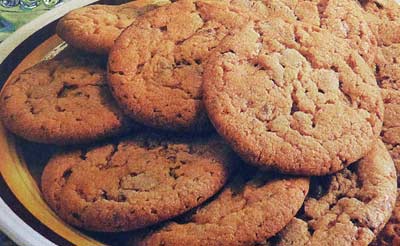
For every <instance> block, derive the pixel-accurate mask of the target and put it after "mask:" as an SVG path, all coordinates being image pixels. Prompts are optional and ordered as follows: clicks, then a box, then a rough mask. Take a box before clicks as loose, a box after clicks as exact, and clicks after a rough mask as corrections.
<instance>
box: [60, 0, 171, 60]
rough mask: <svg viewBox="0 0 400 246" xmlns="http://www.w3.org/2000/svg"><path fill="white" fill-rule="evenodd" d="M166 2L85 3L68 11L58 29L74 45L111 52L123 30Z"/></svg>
mask: <svg viewBox="0 0 400 246" xmlns="http://www.w3.org/2000/svg"><path fill="white" fill-rule="evenodd" d="M167 3H169V1H168V0H137V1H132V2H129V3H126V4H122V5H117V6H112V5H102V4H96V5H90V6H86V7H83V8H79V9H76V10H73V11H71V12H70V13H68V14H67V15H65V16H64V17H63V18H62V19H61V20H60V21H59V22H58V24H57V29H56V31H57V34H58V35H59V36H60V37H61V38H62V39H63V40H65V41H66V42H67V43H68V44H70V45H71V46H73V47H76V48H79V49H82V50H85V51H88V52H93V53H97V54H108V52H109V51H110V49H111V47H112V46H113V45H114V41H115V40H116V39H117V38H118V36H119V35H120V34H121V32H122V31H123V30H124V29H125V28H127V27H128V26H130V25H131V24H132V22H133V21H134V20H135V19H136V18H137V17H138V16H140V15H142V14H144V13H146V12H148V11H150V10H153V9H155V8H156V7H157V6H161V5H164V4H167Z"/></svg>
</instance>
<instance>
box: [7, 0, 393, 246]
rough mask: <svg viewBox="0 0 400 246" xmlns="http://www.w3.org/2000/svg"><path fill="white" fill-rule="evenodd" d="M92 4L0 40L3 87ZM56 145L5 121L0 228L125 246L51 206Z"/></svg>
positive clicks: (50, 240) (50, 49) (44, 244)
mask: <svg viewBox="0 0 400 246" xmlns="http://www.w3.org/2000/svg"><path fill="white" fill-rule="evenodd" d="M396 1H397V2H399V3H400V0H396ZM93 2H96V0H80V1H68V2H66V3H65V4H64V5H62V6H60V7H58V8H56V9H53V10H51V11H49V12H47V13H45V14H44V15H42V16H40V17H39V18H37V19H35V20H34V21H32V22H30V23H29V24H28V25H25V26H23V27H22V28H20V29H19V30H18V31H16V32H15V33H14V34H13V35H11V36H10V37H9V38H8V39H6V40H5V41H4V42H3V43H1V44H0V71H1V72H0V88H3V87H4V85H5V84H6V83H7V82H8V81H11V80H12V79H13V78H14V77H15V76H16V75H18V74H19V73H20V72H21V71H23V70H25V69H27V68H29V67H31V66H33V65H34V64H36V63H38V62H40V61H42V60H43V59H48V58H50V57H51V56H53V55H54V54H56V53H57V52H58V51H59V50H62V49H63V47H65V43H63V41H62V40H61V39H60V38H59V37H58V36H57V35H55V34H54V33H55V25H56V21H57V20H58V19H59V18H60V17H62V16H64V15H65V14H66V13H67V12H69V11H71V10H72V9H75V8H79V7H82V6H85V5H88V4H91V3H93ZM55 148H56V147H53V146H49V145H43V144H35V143H31V142H28V141H25V140H23V139H21V138H18V137H16V136H14V135H13V134H11V133H9V132H7V130H6V129H5V128H4V127H3V125H1V124H0V174H1V175H0V230H1V231H3V232H4V233H6V234H7V235H8V236H9V237H10V238H11V239H12V240H13V241H15V242H16V243H17V244H19V245H27V246H28V245H29V246H32V245H33V246H36V245H37V246H39V245H40V246H48V245H61V246H63V245H82V246H86V245H87V246H97V245H107V244H113V245H120V243H119V242H122V241H124V240H126V239H127V238H128V237H129V233H113V234H107V233H93V232H85V231H82V230H78V229H76V228H74V227H72V226H69V225H68V224H66V223H64V222H63V221H62V220H60V219H59V218H58V217H57V215H56V214H55V213H54V212H53V211H52V210H51V209H50V208H49V207H48V206H47V204H46V203H45V201H44V200H43V198H42V196H41V192H40V188H39V184H40V176H41V172H42V170H43V168H44V165H45V164H46V162H47V160H48V159H49V157H50V156H51V154H52V153H53V152H54V151H55V150H56V149H55ZM27 163H29V165H28V164H27Z"/></svg>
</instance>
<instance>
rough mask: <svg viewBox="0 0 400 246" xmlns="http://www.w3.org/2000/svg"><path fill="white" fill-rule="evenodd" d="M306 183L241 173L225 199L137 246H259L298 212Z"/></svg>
mask: <svg viewBox="0 0 400 246" xmlns="http://www.w3.org/2000/svg"><path fill="white" fill-rule="evenodd" d="M308 188H309V180H308V179H307V178H288V177H282V176H278V175H275V176H274V175H271V174H268V173H263V172H260V171H257V170H253V171H252V172H251V173H248V172H243V171H241V172H240V174H238V175H237V176H235V178H233V179H232V180H231V182H230V183H229V184H228V185H227V187H225V188H224V190H223V191H222V193H221V194H219V195H218V196H217V197H215V199H214V200H211V201H210V202H209V203H208V204H207V205H205V206H203V207H201V208H199V209H198V210H196V211H195V212H194V213H193V214H192V215H191V216H189V217H190V218H186V220H185V221H183V222H180V223H175V222H172V223H169V224H167V225H166V226H164V227H162V228H161V229H160V230H158V231H155V232H152V233H150V234H148V235H147V237H145V238H144V239H143V240H138V241H140V242H139V243H137V244H133V245H140V246H144V245H165V246H172V245H210V246H212V245H246V246H247V245H255V244H256V243H260V242H263V241H265V239H266V238H269V237H271V236H273V235H275V234H276V233H277V232H278V231H280V230H281V229H282V228H283V227H284V226H285V225H286V224H287V223H288V222H289V221H290V220H291V219H292V218H293V217H294V215H295V214H296V213H297V211H298V210H299V209H300V207H301V205H302V204H303V202H304V199H305V196H306V195H307V192H308Z"/></svg>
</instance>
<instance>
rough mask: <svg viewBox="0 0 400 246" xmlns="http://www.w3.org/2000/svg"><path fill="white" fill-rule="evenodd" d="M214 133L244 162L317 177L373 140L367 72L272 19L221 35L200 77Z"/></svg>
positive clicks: (371, 80)
mask: <svg viewBox="0 0 400 246" xmlns="http://www.w3.org/2000/svg"><path fill="white" fill-rule="evenodd" d="M203 90H204V93H203V94H204V103H205V106H206V109H207V111H208V115H209V117H210V119H211V121H212V122H213V124H214V126H215V127H216V129H217V131H218V132H219V133H220V134H221V135H222V136H223V137H224V138H225V139H226V140H227V141H228V142H229V143H230V144H231V146H232V147H233V148H234V149H235V150H236V151H237V152H238V153H239V154H240V155H241V157H242V158H244V159H246V160H247V161H249V162H250V163H252V164H255V165H258V166H261V167H266V168H276V169H279V170H280V171H282V172H285V173H292V174H305V175H324V174H328V173H334V172H336V171H338V170H341V169H343V168H344V167H346V166H347V165H349V164H351V163H353V162H355V161H357V160H359V159H360V158H361V157H363V156H364V155H365V154H366V153H367V152H368V151H369V150H370V149H371V148H372V145H373V143H374V139H375V138H376V137H377V136H379V134H380V131H381V128H382V120H383V102H382V98H381V96H380V91H379V87H378V86H377V83H376V80H375V77H374V74H373V73H372V71H371V69H370V68H369V66H368V65H367V64H366V63H365V61H364V60H363V59H362V57H361V56H360V55H359V54H358V52H356V51H354V50H353V49H352V48H351V47H350V45H349V44H348V42H347V41H346V40H344V39H342V38H340V37H336V36H334V35H332V34H331V33H330V31H328V30H325V29H320V28H318V27H314V26H310V25H306V24H304V23H300V22H292V23H289V22H285V21H283V20H282V19H279V18H276V19H271V20H269V21H263V22H258V23H256V24H249V25H248V26H246V27H245V28H243V29H242V30H240V31H238V32H237V33H236V34H235V35H232V36H229V37H227V38H226V39H225V40H224V41H223V42H222V43H221V45H220V46H219V48H217V50H216V51H215V53H214V54H213V55H212V56H211V57H210V58H209V63H208V64H207V66H206V67H205V72H204V84H203Z"/></svg>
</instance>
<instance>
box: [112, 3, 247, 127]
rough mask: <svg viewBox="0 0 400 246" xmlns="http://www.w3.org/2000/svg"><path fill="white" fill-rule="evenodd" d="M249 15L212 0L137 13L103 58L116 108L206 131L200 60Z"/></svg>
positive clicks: (153, 122)
mask: <svg viewBox="0 0 400 246" xmlns="http://www.w3.org/2000/svg"><path fill="white" fill-rule="evenodd" d="M250 16H251V13H250V12H246V11H242V9H241V8H239V7H236V6H233V5H230V4H229V3H227V1H217V0H211V1H208V0H198V1H196V0H181V1H177V2H174V3H172V4H170V5H167V6H163V7H160V8H158V9H156V10H154V11H152V12H150V13H148V14H146V15H143V16H141V17H140V18H139V19H138V20H137V21H136V22H135V23H134V24H133V25H132V26H131V27H129V28H128V29H127V30H126V31H125V32H123V34H122V35H121V36H120V37H119V38H118V39H117V41H116V43H115V46H114V47H113V49H112V51H111V53H110V57H109V84H110V86H111V88H112V89H113V93H114V96H115V97H116V99H117V101H118V102H119V104H120V105H121V107H122V108H124V109H125V112H126V113H127V114H128V115H129V116H131V117H132V118H133V119H136V120H137V121H139V122H141V123H143V124H145V125H149V126H152V127H156V128H162V129H168V130H174V131H192V132H193V131H196V132H199V131H207V130H209V129H210V128H211V125H210V123H209V120H208V118H207V115H206V112H205V110H204V106H203V102H202V90H201V84H202V75H203V63H204V62H205V60H206V59H207V57H208V55H209V53H210V51H211V50H212V49H214V47H216V46H217V45H218V43H219V42H220V40H221V39H222V38H223V37H224V36H225V35H226V34H228V33H229V31H231V30H232V29H234V28H236V27H238V26H241V25H242V24H244V23H247V22H248V20H249V19H250Z"/></svg>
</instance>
